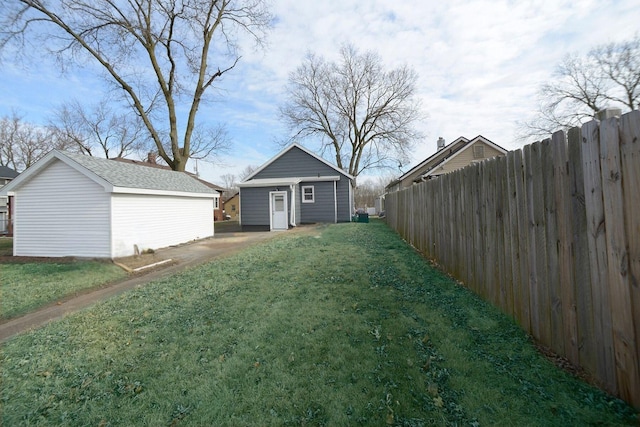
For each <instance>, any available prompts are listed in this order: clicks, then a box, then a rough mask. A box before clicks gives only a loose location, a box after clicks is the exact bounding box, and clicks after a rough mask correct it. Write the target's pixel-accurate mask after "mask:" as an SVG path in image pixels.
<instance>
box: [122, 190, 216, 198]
mask: <svg viewBox="0 0 640 427" xmlns="http://www.w3.org/2000/svg"><path fill="white" fill-rule="evenodd" d="M111 193H114V194H146V195H151V196H174V197H195V198H200V199H219V198H220V193H192V192H186V191H167V190H152V189H148V188H130V187H113V189H112V190H111Z"/></svg>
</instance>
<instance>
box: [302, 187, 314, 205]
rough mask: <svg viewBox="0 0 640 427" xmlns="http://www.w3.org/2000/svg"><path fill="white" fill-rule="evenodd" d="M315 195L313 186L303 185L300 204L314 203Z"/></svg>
mask: <svg viewBox="0 0 640 427" xmlns="http://www.w3.org/2000/svg"><path fill="white" fill-rule="evenodd" d="M314 202H315V193H314V190H313V185H304V186H303V187H302V203H314Z"/></svg>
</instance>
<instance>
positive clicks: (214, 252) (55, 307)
mask: <svg viewBox="0 0 640 427" xmlns="http://www.w3.org/2000/svg"><path fill="white" fill-rule="evenodd" d="M310 228H313V227H297V228H294V229H292V230H289V231H287V232H285V234H286V233H297V232H300V231H303V232H304V231H305V230H309V229H310ZM216 230H217V228H216ZM279 235H282V234H281V233H273V232H268V231H265V232H250V233H243V232H231V231H227V232H219V231H216V234H215V236H214V237H211V238H208V239H203V240H199V241H196V242H191V243H186V244H183V245H179V246H173V247H168V248H163V249H159V250H157V251H156V252H154V253H152V254H142V255H140V256H138V257H128V258H120V259H117V260H114V261H115V262H117V263H118V264H119V265H121V266H122V267H123V268H125V269H128V271H130V274H129V276H128V277H127V278H125V279H124V280H121V281H118V282H114V283H111V284H108V285H106V286H103V287H100V288H98V289H93V290H88V291H86V292H83V293H81V294H79V295H72V296H70V297H67V298H65V299H62V300H60V301H58V302H56V303H54V304H51V305H48V306H45V307H43V308H41V309H38V310H36V311H33V312H31V313H28V314H26V315H24V316H21V317H18V318H15V319H9V320H7V321H2V322H0V342H3V341H6V340H7V339H9V338H10V337H12V336H14V335H16V334H19V333H21V332H24V331H28V330H31V329H35V328H38V327H40V326H43V325H45V324H47V323H49V322H51V321H53V320H57V319H60V318H63V317H64V316H66V315H67V314H69V313H73V312H75V311H78V310H80V309H82V308H85V307H88V306H89V305H91V304H94V303H95V302H98V301H102V300H105V299H107V298H110V297H112V296H114V295H118V294H120V293H122V292H124V291H127V290H129V289H133V288H135V287H139V286H143V285H144V284H146V283H147V282H150V281H152V280H155V279H159V278H163V277H166V276H170V275H172V274H174V273H176V272H178V271H181V270H184V269H185V268H188V267H193V266H196V265H198V264H202V263H205V262H207V261H211V260H213V259H215V258H219V257H223V256H229V255H233V254H234V253H237V252H238V251H241V250H242V249H244V248H246V247H248V246H250V245H253V244H256V243H259V242H263V241H265V240H269V239H272V238H276V237H278V236H279Z"/></svg>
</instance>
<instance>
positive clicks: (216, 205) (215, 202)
mask: <svg viewBox="0 0 640 427" xmlns="http://www.w3.org/2000/svg"><path fill="white" fill-rule="evenodd" d="M213 209H220V197H216V198H215V199H213Z"/></svg>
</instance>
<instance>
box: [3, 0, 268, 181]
mask: <svg viewBox="0 0 640 427" xmlns="http://www.w3.org/2000/svg"><path fill="white" fill-rule="evenodd" d="M7 1H8V2H9V4H8V5H5V6H3V8H4V9H3V11H6V12H5V13H4V15H6V16H3V17H2V22H0V24H2V26H0V28H1V29H0V48H1V47H3V46H7V45H8V44H12V43H15V44H17V45H20V44H23V43H25V42H26V41H28V40H30V39H31V38H32V37H34V38H35V37H37V36H39V35H43V36H44V41H43V45H44V46H46V47H47V48H48V50H49V52H50V53H51V54H52V55H54V56H55V57H56V58H58V59H59V63H60V64H61V66H65V65H64V64H67V63H80V62H82V61H89V62H92V63H96V64H99V66H100V67H101V68H102V70H103V71H104V72H105V75H106V77H107V79H108V81H109V82H110V83H111V84H112V85H113V86H114V88H115V89H116V90H118V91H120V92H121V93H122V94H123V96H124V97H125V99H126V100H127V103H128V105H130V107H131V108H133V110H134V111H135V113H136V114H137V116H138V117H139V119H140V121H141V122H142V123H143V124H144V126H145V128H146V130H147V132H148V134H149V137H150V138H151V139H152V140H153V141H154V143H155V145H156V148H157V150H158V153H159V155H160V156H161V157H162V158H163V159H164V161H166V162H167V164H168V165H169V166H171V167H172V168H173V169H176V170H184V168H185V165H186V163H187V161H188V160H189V158H190V157H192V155H193V154H194V153H200V154H196V155H198V156H200V155H205V154H206V155H207V156H209V157H211V156H214V154H215V153H216V152H217V151H216V150H217V148H218V146H217V145H216V143H215V142H213V143H212V145H211V147H209V148H206V147H205V145H206V143H205V142H204V141H203V140H200V141H198V142H197V148H194V147H192V144H193V143H194V142H193V141H192V138H194V129H195V128H196V119H197V112H198V109H199V106H200V104H201V102H202V100H203V97H204V96H205V93H206V92H207V91H208V90H209V89H210V88H211V87H212V85H213V84H214V82H215V81H216V80H217V79H219V78H220V77H221V76H223V75H224V74H225V73H226V72H228V71H231V70H232V69H234V68H235V66H236V65H237V63H238V61H239V60H240V55H239V52H238V46H237V40H238V38H239V37H240V35H241V34H243V33H244V34H248V35H249V37H252V38H254V39H255V40H256V42H257V43H258V44H262V43H263V41H264V37H265V35H266V31H267V29H268V28H269V25H270V20H271V15H270V14H269V12H268V11H267V9H266V6H265V3H266V2H265V0H182V1H175V0H127V1H121V0H65V1H59V2H58V1H55V2H45V1H43V0H7ZM220 52H226V53H220ZM214 54H215V55H217V56H216V57H214V56H213V55H214ZM213 59H215V60H216V61H217V64H213V63H212V62H213V61H212V60H213ZM182 112H186V113H185V117H183V118H182V120H179V119H180V118H179V115H180V114H182ZM198 158H200V157H198Z"/></svg>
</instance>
